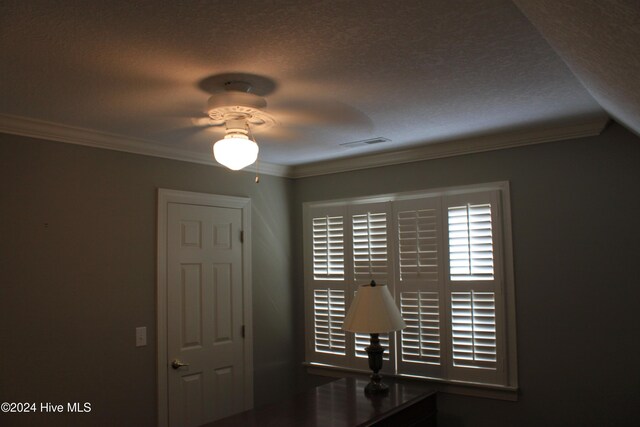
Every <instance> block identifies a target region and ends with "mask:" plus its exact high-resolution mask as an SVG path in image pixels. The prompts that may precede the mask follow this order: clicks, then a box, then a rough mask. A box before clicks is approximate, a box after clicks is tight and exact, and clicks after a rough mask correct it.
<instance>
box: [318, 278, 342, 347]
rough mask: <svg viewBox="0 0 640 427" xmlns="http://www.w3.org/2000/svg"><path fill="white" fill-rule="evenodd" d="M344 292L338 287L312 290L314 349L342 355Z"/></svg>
mask: <svg viewBox="0 0 640 427" xmlns="http://www.w3.org/2000/svg"><path fill="white" fill-rule="evenodd" d="M344 316H345V292H344V291H343V290H338V289H316V290H315V291H314V292H313V320H314V332H315V337H314V338H315V349H316V351H318V352H321V353H333V354H340V355H344V354H345V353H346V350H345V343H346V339H345V332H344V331H343V330H342V322H344Z"/></svg>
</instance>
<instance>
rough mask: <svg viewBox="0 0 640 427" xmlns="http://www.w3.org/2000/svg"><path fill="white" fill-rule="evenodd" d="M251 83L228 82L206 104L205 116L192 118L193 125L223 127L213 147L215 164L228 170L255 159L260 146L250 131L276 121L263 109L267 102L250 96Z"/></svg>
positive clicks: (266, 126)
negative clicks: (220, 136)
mask: <svg viewBox="0 0 640 427" xmlns="http://www.w3.org/2000/svg"><path fill="white" fill-rule="evenodd" d="M252 89H253V88H252V86H251V84H250V83H247V82H243V81H229V82H226V83H225V84H224V92H219V93H214V94H213V95H211V96H210V97H209V100H208V101H207V117H204V118H200V119H195V124H198V125H206V126H224V127H225V136H224V138H223V139H221V140H219V141H217V142H215V143H214V144H213V155H214V157H215V159H216V161H217V162H218V163H220V164H222V165H224V166H226V167H228V168H229V169H231V170H240V169H243V168H245V167H247V166H249V165H251V164H253V163H254V162H255V161H256V160H257V158H258V152H259V147H258V144H257V143H256V141H255V138H253V133H252V128H253V129H254V130H255V129H256V128H260V129H267V128H270V127H273V126H275V125H276V120H275V119H274V118H273V116H271V115H270V114H268V113H266V112H265V111H264V110H263V109H264V108H266V106H267V101H266V100H265V99H264V98H263V97H261V96H259V95H256V94H255V93H252Z"/></svg>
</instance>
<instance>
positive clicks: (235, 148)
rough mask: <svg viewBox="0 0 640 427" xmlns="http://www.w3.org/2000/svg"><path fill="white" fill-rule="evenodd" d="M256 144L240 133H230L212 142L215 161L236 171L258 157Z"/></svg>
mask: <svg viewBox="0 0 640 427" xmlns="http://www.w3.org/2000/svg"><path fill="white" fill-rule="evenodd" d="M258 150H259V149H258V144H256V143H255V142H254V141H252V140H250V139H249V138H247V136H246V135H242V134H230V135H227V136H225V137H224V138H223V139H221V140H220V141H218V142H216V143H215V144H213V156H214V157H215V158H216V162H218V163H220V164H221V165H224V166H226V167H228V168H229V169H231V170H234V171H237V170H240V169H242V168H245V167H247V166H249V165H250V164H252V163H254V162H255V161H256V159H257V158H258Z"/></svg>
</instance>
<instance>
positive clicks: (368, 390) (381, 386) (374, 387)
mask: <svg viewBox="0 0 640 427" xmlns="http://www.w3.org/2000/svg"><path fill="white" fill-rule="evenodd" d="M387 393H389V386H387V385H386V384H385V383H383V382H382V381H381V376H380V375H378V374H373V375H371V381H370V382H369V384H367V385H366V386H365V388H364V394H365V395H367V396H380V395H385V394H387Z"/></svg>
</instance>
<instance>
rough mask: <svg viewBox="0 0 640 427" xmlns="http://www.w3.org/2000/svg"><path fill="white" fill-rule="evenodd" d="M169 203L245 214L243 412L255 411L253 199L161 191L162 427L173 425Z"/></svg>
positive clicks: (159, 354) (159, 318) (159, 361)
mask: <svg viewBox="0 0 640 427" xmlns="http://www.w3.org/2000/svg"><path fill="white" fill-rule="evenodd" d="M169 203H183V204H190V205H200V206H213V207H220V208H235V209H240V210H241V213H242V231H243V244H242V284H243V296H242V304H243V313H242V320H243V324H244V326H245V327H244V369H245V375H244V397H243V410H247V409H251V408H253V322H252V312H253V310H252V305H251V304H252V299H251V289H252V282H251V199H249V198H246V197H234V196H221V195H216V194H207V193H194V192H190V191H179V190H169V189H165V188H159V189H158V232H157V233H158V234H157V239H158V241H157V249H158V253H157V257H158V259H157V278H156V280H157V287H156V293H157V295H156V296H157V300H156V311H157V324H156V328H157V331H156V338H157V343H158V346H157V372H158V426H160V427H168V425H169V401H168V397H169V394H168V393H169V387H168V367H169V360H168V355H167V343H168V337H167V303H168V301H167V222H168V214H167V213H168V206H169Z"/></svg>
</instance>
